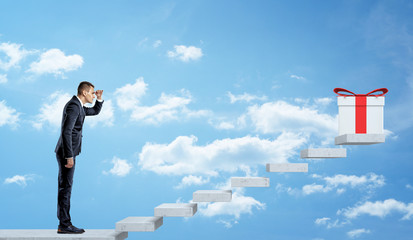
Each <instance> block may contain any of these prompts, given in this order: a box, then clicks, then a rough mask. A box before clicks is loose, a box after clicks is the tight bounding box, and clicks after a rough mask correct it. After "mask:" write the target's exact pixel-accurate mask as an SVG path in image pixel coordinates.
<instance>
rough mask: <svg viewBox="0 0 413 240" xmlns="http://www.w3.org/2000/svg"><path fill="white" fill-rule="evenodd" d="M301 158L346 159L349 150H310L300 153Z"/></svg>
mask: <svg viewBox="0 0 413 240" xmlns="http://www.w3.org/2000/svg"><path fill="white" fill-rule="evenodd" d="M300 157H301V158H345V157H347V149H345V148H309V149H303V150H301V152H300Z"/></svg>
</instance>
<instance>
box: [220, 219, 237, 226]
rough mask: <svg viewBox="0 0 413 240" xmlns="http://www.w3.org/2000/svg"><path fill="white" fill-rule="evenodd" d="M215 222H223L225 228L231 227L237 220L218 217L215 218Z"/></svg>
mask: <svg viewBox="0 0 413 240" xmlns="http://www.w3.org/2000/svg"><path fill="white" fill-rule="evenodd" d="M217 223H221V224H224V226H225V227H226V228H232V227H233V226H234V225H235V224H238V221H237V220H223V219H220V220H217Z"/></svg>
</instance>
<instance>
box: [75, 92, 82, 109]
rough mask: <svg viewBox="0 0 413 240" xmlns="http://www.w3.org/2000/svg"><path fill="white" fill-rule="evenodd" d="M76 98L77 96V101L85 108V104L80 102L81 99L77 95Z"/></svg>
mask: <svg viewBox="0 0 413 240" xmlns="http://www.w3.org/2000/svg"><path fill="white" fill-rule="evenodd" d="M75 96H76V98H77V100H79V102H80V104H82V107H84V104H83V102H82V100H80V98H79V97H78V96H77V95H75Z"/></svg>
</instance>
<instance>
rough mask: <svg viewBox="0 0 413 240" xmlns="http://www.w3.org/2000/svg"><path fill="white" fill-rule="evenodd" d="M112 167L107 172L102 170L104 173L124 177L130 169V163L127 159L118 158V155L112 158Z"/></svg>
mask: <svg viewBox="0 0 413 240" xmlns="http://www.w3.org/2000/svg"><path fill="white" fill-rule="evenodd" d="M112 163H113V168H112V169H110V170H109V171H108V172H106V171H103V173H104V174H112V175H115V176H119V177H124V176H126V175H128V174H129V172H130V170H131V169H132V164H130V163H128V161H127V160H123V159H120V158H118V157H113V159H112Z"/></svg>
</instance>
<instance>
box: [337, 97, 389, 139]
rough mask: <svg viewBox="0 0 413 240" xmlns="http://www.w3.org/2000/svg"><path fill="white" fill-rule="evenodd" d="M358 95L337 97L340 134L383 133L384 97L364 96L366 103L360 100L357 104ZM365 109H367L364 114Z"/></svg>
mask: <svg viewBox="0 0 413 240" xmlns="http://www.w3.org/2000/svg"><path fill="white" fill-rule="evenodd" d="M357 97H358V96H346V97H344V96H338V97H337V104H338V133H339V135H343V134H383V106H384V97H383V96H380V97H376V96H364V98H365V100H364V102H365V104H360V102H358V104H357V105H356V98H357ZM362 97H363V96H362ZM361 102H363V100H362V101H361ZM356 108H358V109H356ZM363 111H365V113H364V114H363V113H362V112H363ZM363 125H364V126H363ZM363 129H364V131H363Z"/></svg>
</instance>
